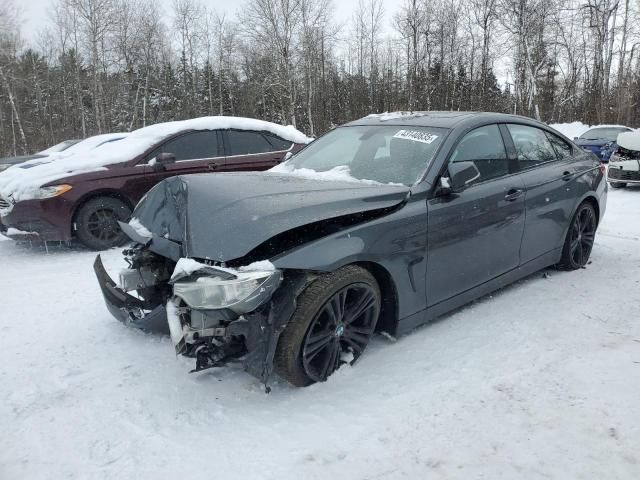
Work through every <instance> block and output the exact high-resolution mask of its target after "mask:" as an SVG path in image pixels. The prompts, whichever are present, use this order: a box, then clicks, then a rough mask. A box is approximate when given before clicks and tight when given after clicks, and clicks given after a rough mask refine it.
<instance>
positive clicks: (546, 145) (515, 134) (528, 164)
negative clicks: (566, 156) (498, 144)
mask: <svg viewBox="0 0 640 480" xmlns="http://www.w3.org/2000/svg"><path fill="white" fill-rule="evenodd" d="M507 128H508V129H509V133H510V134H511V138H512V139H513V144H514V145H515V147H516V154H517V157H518V165H519V169H520V170H526V169H528V168H532V167H535V166H536V165H540V164H541V163H546V162H552V161H554V160H557V158H558V157H557V156H556V152H555V150H554V149H553V147H552V146H551V142H550V141H549V139H548V138H547V136H546V134H545V132H544V131H543V130H540V129H539V128H535V127H529V126H527V125H516V124H508V125H507Z"/></svg>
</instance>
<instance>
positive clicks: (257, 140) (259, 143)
mask: <svg viewBox="0 0 640 480" xmlns="http://www.w3.org/2000/svg"><path fill="white" fill-rule="evenodd" d="M227 138H228V139H229V150H230V155H232V156H233V155H251V154H256V153H265V152H273V151H276V150H286V149H287V148H289V147H286V148H275V147H274V146H273V144H272V143H271V142H270V141H268V140H267V138H265V136H264V135H262V134H261V133H260V132H251V131H242V130H229V131H228V132H227Z"/></svg>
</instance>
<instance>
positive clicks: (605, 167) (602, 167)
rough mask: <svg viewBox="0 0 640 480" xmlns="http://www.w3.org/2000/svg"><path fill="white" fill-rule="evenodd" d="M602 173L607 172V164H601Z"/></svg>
mask: <svg viewBox="0 0 640 480" xmlns="http://www.w3.org/2000/svg"><path fill="white" fill-rule="evenodd" d="M600 173H602V175H606V174H607V166H606V165H605V164H604V163H601V164H600Z"/></svg>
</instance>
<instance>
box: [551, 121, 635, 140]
mask: <svg viewBox="0 0 640 480" xmlns="http://www.w3.org/2000/svg"><path fill="white" fill-rule="evenodd" d="M549 126H550V127H551V128H553V129H555V130H557V131H559V132H560V133H562V134H563V135H564V136H565V137H567V138H570V139H571V140H573V139H574V138H576V137H579V136H580V135H582V134H583V133H584V132H586V131H587V130H589V129H591V128H596V127H623V128H629V127H626V126H625V125H591V126H589V125H585V124H584V123H582V122H570V123H550V124H549Z"/></svg>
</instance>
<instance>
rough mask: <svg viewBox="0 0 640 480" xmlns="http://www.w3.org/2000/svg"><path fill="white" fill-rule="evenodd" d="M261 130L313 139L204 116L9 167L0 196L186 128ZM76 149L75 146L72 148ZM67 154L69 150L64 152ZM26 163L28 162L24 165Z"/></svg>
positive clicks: (30, 193) (86, 168)
mask: <svg viewBox="0 0 640 480" xmlns="http://www.w3.org/2000/svg"><path fill="white" fill-rule="evenodd" d="M230 128H234V129H238V130H257V131H266V132H270V133H273V134H274V135H277V136H279V137H281V138H284V139H285V140H288V141H290V142H294V143H309V142H311V141H312V140H313V139H311V138H309V137H307V136H306V135H304V134H303V133H302V132H300V131H298V130H296V129H295V128H294V127H292V126H283V125H277V124H275V123H271V122H265V121H262V120H255V119H251V118H242V117H202V118H194V119H191V120H182V121H177V122H167V123H158V124H156V125H151V126H149V127H145V128H141V129H139V130H136V131H134V132H132V133H130V134H129V135H128V136H127V138H125V139H123V140H120V141H119V142H118V143H117V146H116V145H112V144H110V143H106V144H103V145H101V146H99V147H97V148H95V149H93V150H91V152H90V154H87V152H79V153H76V154H72V155H67V156H65V155H62V156H58V157H57V158H56V161H51V162H47V163H42V162H41V163H40V164H38V165H28V164H27V167H26V168H20V167H22V165H20V166H19V168H9V169H7V170H5V171H4V172H2V173H1V174H0V196H2V197H4V198H12V199H13V200H14V201H16V202H18V201H21V200H27V199H30V198H34V197H35V194H36V192H37V190H38V189H39V188H40V187H41V186H42V185H46V184H48V183H51V182H55V181H56V180H60V179H63V178H65V177H68V176H70V175H78V174H82V173H91V172H96V171H100V170H104V169H105V167H106V166H108V165H114V164H117V163H122V162H126V161H128V160H131V159H133V158H135V157H136V156H137V155H140V154H141V153H143V152H145V151H146V150H147V149H149V148H151V147H152V146H153V145H155V144H156V143H158V142H160V141H161V140H163V139H165V138H167V137H170V136H172V135H175V134H176V133H179V132H181V131H184V130H216V129H230ZM71 148H73V147H71ZM61 153H65V152H61ZM23 165H24V164H23Z"/></svg>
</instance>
